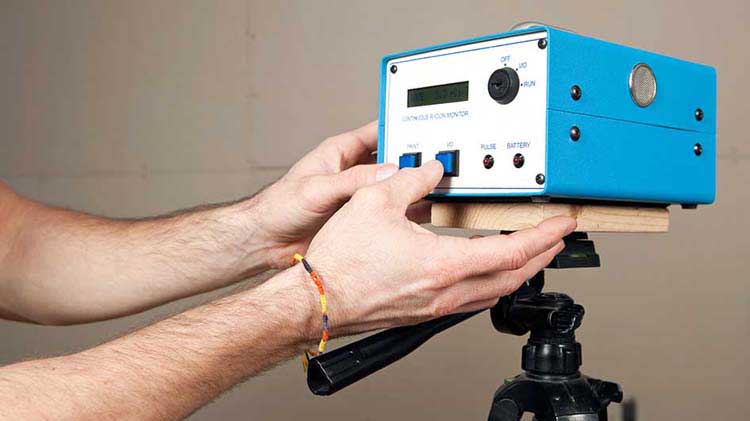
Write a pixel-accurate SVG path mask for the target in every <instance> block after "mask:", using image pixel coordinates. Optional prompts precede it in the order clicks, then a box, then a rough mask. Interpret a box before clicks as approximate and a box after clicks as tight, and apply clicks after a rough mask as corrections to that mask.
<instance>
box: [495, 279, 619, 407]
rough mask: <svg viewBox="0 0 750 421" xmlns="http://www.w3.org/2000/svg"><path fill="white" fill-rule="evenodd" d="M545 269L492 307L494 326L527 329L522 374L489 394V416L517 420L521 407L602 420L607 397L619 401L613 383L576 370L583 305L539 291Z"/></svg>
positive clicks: (521, 331)
mask: <svg viewBox="0 0 750 421" xmlns="http://www.w3.org/2000/svg"><path fill="white" fill-rule="evenodd" d="M543 285H544V272H539V274H537V275H536V276H535V277H534V278H533V279H532V280H531V281H530V282H529V283H527V284H525V285H524V286H523V287H522V288H521V289H519V291H517V292H516V293H515V294H513V295H512V296H509V297H503V298H502V299H501V300H500V302H499V303H498V304H497V305H496V306H495V307H493V308H492V310H491V317H492V324H493V325H494V326H495V329H497V330H499V331H501V332H505V333H510V334H514V335H523V334H526V333H527V332H531V334H530V336H529V339H528V341H527V343H526V345H525V346H524V347H523V351H522V357H521V367H522V368H523V370H524V373H523V374H519V375H518V376H516V377H514V378H512V379H508V380H506V382H505V384H504V385H502V386H501V387H500V388H499V389H498V390H497V392H495V396H494V398H493V400H492V407H491V409H490V415H489V418H488V419H489V421H516V420H520V419H521V415H522V414H523V413H524V412H530V413H533V414H534V419H535V420H538V421H563V420H565V421H573V420H575V421H596V420H599V421H606V420H607V406H608V405H609V403H610V402H620V401H622V390H621V389H620V386H618V385H617V384H615V383H612V382H608V381H602V380H597V379H593V378H590V377H586V376H584V375H583V374H581V373H580V372H579V371H578V369H579V367H580V366H581V363H582V358H581V344H580V343H578V342H576V340H575V330H576V329H577V328H578V327H579V326H580V325H581V321H582V319H583V314H584V309H583V306H581V305H579V304H575V303H574V302H573V299H572V298H570V297H569V296H567V295H565V294H560V293H555V292H551V293H543V292H541V289H542V287H543Z"/></svg>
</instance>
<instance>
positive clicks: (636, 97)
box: [629, 63, 656, 107]
mask: <svg viewBox="0 0 750 421" xmlns="http://www.w3.org/2000/svg"><path fill="white" fill-rule="evenodd" d="M629 86H630V96H631V97H632V98H633V101H635V103H636V104H638V106H640V107H648V106H649V105H651V103H652V102H654V99H655V98H656V76H654V72H653V70H651V68H650V67H648V65H647V64H645V63H639V64H636V65H635V67H633V70H632V71H631V72H630V80H629Z"/></svg>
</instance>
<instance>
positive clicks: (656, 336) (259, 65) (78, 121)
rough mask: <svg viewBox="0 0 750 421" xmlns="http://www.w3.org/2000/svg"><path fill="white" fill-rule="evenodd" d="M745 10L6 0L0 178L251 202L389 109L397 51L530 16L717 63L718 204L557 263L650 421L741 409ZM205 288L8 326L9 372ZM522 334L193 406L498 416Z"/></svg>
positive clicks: (592, 364)
mask: <svg viewBox="0 0 750 421" xmlns="http://www.w3.org/2000/svg"><path fill="white" fill-rule="evenodd" d="M748 7H749V6H748V5H747V3H746V2H745V1H743V0H736V1H726V2H705V1H670V2H654V1H645V0H629V1H608V2H602V1H577V2H573V1H571V2H541V1H500V0H495V1H460V2H459V1H446V0H431V1H414V2H403V1H399V0H380V1H377V2H365V1H361V2H360V1H302V0H300V1H297V2H289V1H282V2H275V1H267V2H261V1H242V0H234V1H222V2H215V3H214V2H209V1H198V0H194V1H176V0H170V1H145V0H139V1H123V2H116V1H100V0H79V1H57V0H49V1H40V0H34V1H26V0H19V1H8V0H3V1H1V2H0V178H2V179H3V180H4V181H6V182H7V183H9V184H10V185H11V186H12V187H13V188H14V189H16V190H17V191H19V192H20V193H22V194H25V195H28V196H30V197H32V198H35V199H38V200H41V201H45V202H48V203H54V204H57V205H63V206H68V207H72V208H75V209H80V210H85V211H88V212H93V213H99V214H103V215H109V216H144V215H152V214H155V213H160V212H165V211H169V210H174V209H177V208H181V207H186V206H191V205H195V204H198V203H205V202H213V201H220V200H228V199H233V198H237V197H240V196H243V195H247V194H249V193H252V192H254V191H256V190H257V189H259V188H261V187H262V186H263V185H265V184H267V183H269V182H271V181H272V180H274V179H275V178H277V177H278V176H280V175H281V174H283V172H284V171H285V170H286V168H288V167H289V165H290V164H292V163H293V162H294V161H295V160H296V159H297V158H299V157H300V156H301V155H302V154H303V153H304V152H305V151H307V150H309V149H310V148H312V147H313V146H314V145H316V144H317V143H318V142H319V141H320V140H322V139H323V138H324V137H326V136H328V135H331V134H335V133H338V132H341V131H343V130H346V129H348V128H352V127H355V126H357V125H359V124H361V123H364V122H367V121H369V120H372V119H375V118H376V117H377V115H376V112H377V89H378V60H379V58H380V57H381V56H382V55H384V54H386V53H389V52H395V51H400V50H404V49H410V48H415V47H421V46H426V45H431V44H435V43H439V42H445V41H451V40H456V39H461V38H466V37H470V36H476V35H483V34H487V33H494V32H501V31H504V30H506V29H508V28H509V27H510V26H511V25H512V24H514V23H516V22H519V21H524V20H539V21H543V22H546V23H550V24H553V25H557V26H562V27H565V28H570V29H573V30H575V31H577V32H579V33H582V34H586V35H591V36H594V37H597V38H602V39H605V40H610V41H614V42H618V43H624V44H627V45H632V46H636V47H639V48H643V49H647V50H652V51H656V52H661V53H664V54H668V55H673V56H677V57H681V58H684V59H688V60H693V61H699V62H703V63H707V64H711V65H714V66H715V67H716V68H717V71H718V83H719V98H718V104H719V117H718V118H719V121H718V127H719V135H718V137H719V151H718V168H719V169H718V172H719V173H718V185H717V194H718V202H717V204H716V205H715V206H709V207H701V208H699V209H698V210H697V211H683V210H680V209H679V208H674V207H673V216H672V226H671V232H670V233H669V234H666V235H597V236H595V239H596V240H597V246H598V249H599V252H600V255H601V256H602V259H603V268H601V269H595V270H592V269H589V270H570V271H564V272H552V273H550V275H549V276H548V280H549V282H548V284H549V287H548V289H550V290H562V291H564V292H567V293H570V294H572V295H573V296H574V297H575V298H576V299H577V300H578V301H579V302H581V303H583V304H584V305H585V306H586V309H587V318H586V320H585V321H584V325H583V327H582V328H581V329H580V331H579V332H580V334H579V340H580V341H581V342H582V343H583V347H584V366H583V369H584V371H585V372H587V373H588V374H590V375H592V376H595V377H601V378H606V379H610V380H614V381H617V382H619V383H620V384H622V385H623V387H624V389H625V392H626V395H628V396H630V397H634V398H635V399H636V400H637V403H638V408H639V411H640V414H641V419H642V420H654V419H681V420H709V419H710V420H713V419H716V420H729V419H743V418H745V417H746V416H747V413H748V412H750V400H748V399H747V394H748V392H750V390H748V383H749V380H748V377H750V370H749V369H748V363H747V349H748V346H749V345H750V340H749V339H750V337H749V335H750V333H749V331H750V315H749V314H748V313H749V311H750V302H749V301H750V293H749V291H748V286H747V285H748V282H747V280H748V276H747V274H746V273H747V270H746V269H747V268H746V267H745V265H746V264H747V262H748V261H749V259H748V258H750V242H749V241H748V239H747V235H748V234H749V233H750V223H748V218H747V217H746V215H747V207H748V206H750V194H749V193H748V191H749V189H748V182H750V177H749V176H748V168H749V167H748V163H749V160H750V146H749V145H748V143H747V142H746V140H747V136H746V125H747V116H746V113H747V112H748V106H747V100H748V98H749V97H750V90H749V89H748V83H747V77H746V72H747V69H748V68H750V54H748V47H747V43H748V42H749V41H750V35H748V32H747V23H748V22H750V13H749V10H748ZM685 89H690V87H689V86H685ZM644 152H647V151H644ZM630 158H631V157H623V159H630ZM632 158H633V159H635V157H632ZM1 222H2V221H0V223H1ZM203 299H205V297H198V298H196V299H193V300H187V301H184V302H181V303H176V304H172V305H170V306H167V307H165V308H161V309H158V310H155V311H152V312H149V313H146V314H144V315H139V316H135V317H130V318H125V319H122V320H116V321H112V322H105V323H96V324H91V325H86V326H78V327H66V328H51V327H37V326H27V325H23V324H18V323H11V322H0V363H3V364H4V363H10V362H13V361H17V360H19V359H24V358H33V357H41V356H46V355H57V354H60V353H65V352H72V351H75V350H79V349H82V348H85V347H88V346H91V345H94V344H97V343H100V342H101V341H104V340H106V339H108V338H112V337H115V336H117V335H118V334H119V333H122V332H124V331H126V330H129V329H132V328H135V327H138V326H142V325H143V324H145V323H147V322H149V321H151V320H154V319H157V318H159V317H162V316H163V315H165V314H169V313H172V312H174V311H177V309H180V308H185V307H186V306H190V305H193V303H195V302H199V301H201V300H203ZM522 343H523V339H521V338H516V337H509V336H506V335H501V334H498V333H496V332H495V331H494V330H493V329H492V328H491V325H490V323H489V321H488V317H486V316H480V317H477V318H475V319H474V320H472V321H470V322H467V323H464V324H462V325H460V326H458V327H456V328H453V329H451V330H450V331H448V332H445V333H444V334H442V335H441V336H440V337H438V338H436V339H434V340H432V341H431V342H430V343H428V344H427V345H426V346H424V347H423V348H422V349H420V350H419V351H418V352H416V353H415V354H413V355H412V356H410V357H409V358H407V359H406V360H403V361H402V362H400V363H398V364H397V365H395V366H393V367H391V368H390V369H388V370H386V371H384V372H382V373H380V374H378V375H376V376H374V377H372V378H370V379H367V380H366V381H363V382H361V383H360V384H357V385H355V386H353V387H351V388H349V389H347V390H345V391H342V392H340V393H339V394H337V395H336V396H334V397H331V398H328V399H320V398H314V397H312V396H311V395H310V394H309V393H308V391H307V388H306V386H305V383H304V378H303V374H302V372H301V369H300V367H299V365H298V361H296V360H295V361H292V362H290V363H287V364H284V365H282V366H280V367H278V368H275V369H273V370H271V371H270V372H268V373H267V374H265V375H263V376H262V377H259V378H256V379H253V380H251V381H250V382H248V383H246V384H244V385H242V386H240V387H237V388H236V389H235V390H234V391H232V392H231V393H229V394H227V395H225V396H224V397H222V398H221V399H219V400H218V401H217V402H215V403H214V404H212V405H210V406H209V407H207V408H206V409H204V410H202V411H200V412H199V413H198V414H196V415H195V416H194V418H195V419H205V420H208V419H264V420H288V419H301V418H304V419H308V420H350V419H363V420H364V419H373V420H374V419H394V420H401V419H413V420H428V419H429V420H455V419H484V418H485V417H486V414H487V411H488V408H489V404H490V399H491V396H492V393H493V392H494V390H495V389H496V387H497V386H498V385H499V384H500V383H501V382H502V380H503V379H504V378H505V377H508V376H510V375H513V374H516V373H517V372H518V371H519V370H520V347H521V345H522ZM250 352H252V350H248V353H250ZM165 399H168V397H165ZM133 404H134V405H137V404H138V403H137V402H134V403H133ZM613 409H614V411H611V413H614V414H615V417H614V418H615V419H619V417H617V416H616V415H617V407H616V406H614V407H613Z"/></svg>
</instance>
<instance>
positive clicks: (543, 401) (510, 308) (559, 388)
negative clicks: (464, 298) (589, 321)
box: [307, 233, 623, 421]
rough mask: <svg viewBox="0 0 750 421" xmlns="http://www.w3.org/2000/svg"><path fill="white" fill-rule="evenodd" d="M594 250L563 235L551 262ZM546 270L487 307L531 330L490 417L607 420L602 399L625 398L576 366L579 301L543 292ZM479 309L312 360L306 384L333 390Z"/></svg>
mask: <svg viewBox="0 0 750 421" xmlns="http://www.w3.org/2000/svg"><path fill="white" fill-rule="evenodd" d="M598 266H599V256H598V255H597V254H596V252H595V250H594V243H593V242H592V241H590V240H588V237H587V235H586V234H585V233H574V234H571V235H569V236H568V237H566V238H565V249H564V250H563V251H562V252H561V253H560V254H559V255H558V256H557V257H556V258H555V259H554V260H553V261H552V263H550V265H549V266H548V268H555V269H561V268H582V267H598ZM543 287H544V271H542V272H539V273H538V274H537V275H536V276H534V277H533V278H532V279H531V280H529V281H528V282H526V283H525V284H524V285H523V286H521V288H519V289H518V290H517V291H516V292H514V293H513V294H511V295H509V296H507V297H502V298H501V299H500V300H499V301H498V303H497V304H496V305H495V306H494V307H493V308H492V310H491V311H490V314H491V318H492V324H493V326H494V327H495V329H497V330H498V331H500V332H503V333H508V334H512V335H518V336H520V335H525V334H526V333H530V335H529V339H528V341H527V343H526V345H525V346H524V347H523V351H522V358H521V367H522V369H523V370H524V373H522V374H519V375H518V376H516V377H514V378H512V379H508V380H506V382H505V384H504V385H502V386H501V387H500V388H499V389H498V390H497V392H495V395H494V397H493V400H492V406H491V408H490V414H489V417H488V420H489V421H516V420H520V419H521V416H522V414H523V413H533V414H534V419H535V420H537V421H597V420H598V421H606V420H607V406H608V405H609V404H610V403H611V402H620V401H622V397H623V395H622V390H621V389H620V386H619V385H617V384H616V383H612V382H608V381H603V380H597V379H593V378H589V377H587V376H585V375H583V374H581V373H580V371H579V368H580V366H581V364H582V357H581V344H580V343H578V342H576V340H575V330H576V329H577V328H578V327H580V326H581V322H582V320H583V315H584V308H583V306H581V305H579V304H576V303H575V302H574V301H573V299H572V298H570V297H569V296H567V295H565V294H561V293H554V292H546V293H545V292H542V288H543ZM478 313H480V312H472V313H462V314H455V315H450V316H445V317H441V318H438V319H435V320H430V321H427V322H424V323H420V324H417V325H414V326H404V327H399V328H395V329H389V330H386V331H383V332H380V333H377V334H375V335H372V336H369V337H367V338H364V339H362V340H360V341H357V342H353V343H350V344H348V345H346V346H344V347H341V348H338V349H335V350H333V351H331V352H328V353H325V354H322V355H319V356H317V357H315V358H313V359H311V360H310V365H309V368H308V372H307V384H308V386H309V388H310V390H311V391H312V392H313V393H314V394H316V395H331V394H333V393H335V392H337V391H338V390H341V389H342V388H344V387H346V386H348V385H350V384H352V383H354V382H356V381H358V380H360V379H362V378H364V377H367V376H368V375H370V374H372V373H374V372H376V371H378V370H380V369H381V368H384V367H386V366H388V365H390V364H392V363H394V362H396V361H397V360H399V359H401V358H402V357H404V356H406V355H407V354H409V353H411V352H412V351H414V350H415V349H417V348H418V347H419V346H421V345H422V344H423V343H425V342H426V341H427V340H429V339H430V338H431V337H433V336H434V335H436V334H437V333H439V332H442V331H443V330H445V329H448V328H449V327H451V326H454V325H456V324H458V323H460V322H462V321H464V320H466V319H468V318H470V317H472V316H474V315H476V314H478Z"/></svg>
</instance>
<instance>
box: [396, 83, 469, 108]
mask: <svg viewBox="0 0 750 421" xmlns="http://www.w3.org/2000/svg"><path fill="white" fill-rule="evenodd" d="M468 100H469V82H468V81H466V82H456V83H448V84H445V85H435V86H427V87H424V88H415V89H409V91H408V95H407V101H406V106H407V107H421V106H423V105H436V104H447V103H450V102H462V101H468Z"/></svg>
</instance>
